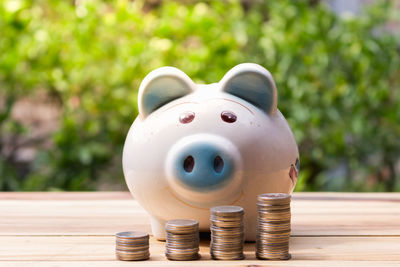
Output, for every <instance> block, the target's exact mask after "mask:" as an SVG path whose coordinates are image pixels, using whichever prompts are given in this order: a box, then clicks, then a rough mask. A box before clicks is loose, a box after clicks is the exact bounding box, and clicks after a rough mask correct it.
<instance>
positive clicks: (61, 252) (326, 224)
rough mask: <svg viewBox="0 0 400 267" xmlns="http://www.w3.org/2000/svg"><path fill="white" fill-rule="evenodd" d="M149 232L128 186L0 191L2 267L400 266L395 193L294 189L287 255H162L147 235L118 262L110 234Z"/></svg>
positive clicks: (399, 198) (250, 251)
mask: <svg viewBox="0 0 400 267" xmlns="http://www.w3.org/2000/svg"><path fill="white" fill-rule="evenodd" d="M126 230H144V231H150V227H149V221H148V217H147V215H146V213H145V211H144V210H143V209H142V208H141V207H140V206H139V204H138V203H137V202H136V201H135V200H133V199H132V198H131V196H130V195H129V193H127V192H93V193H0V266H2V267H3V266H5V267H8V266H18V267H21V266H22V267H23V266H29V267H33V266H73V267H75V266H76V267H78V266H79V267H81V266H133V265H140V266H142V265H143V266H144V265H148V266H160V265H172V266H175V265H182V266H196V265H202V266H214V265H223V266H246V265H247V266H250V265H251V266H255V265H257V266H258V265H264V266H335V267H339V266H374V267H375V266H400V193H392V194H389V193H365V194H364V193H295V194H294V196H293V201H292V237H291V242H290V251H291V254H292V260H290V261H260V260H256V259H255V256H254V243H246V244H245V254H246V260H242V261H211V260H210V256H209V253H208V251H209V248H208V241H207V240H202V242H201V249H200V251H201V255H202V259H201V260H199V261H193V262H175V261H167V260H166V258H165V256H164V246H165V243H163V242H159V241H156V240H154V239H151V244H150V245H151V248H150V253H151V258H150V260H148V261H143V262H122V261H117V260H116V259H115V255H114V249H115V247H114V246H115V244H114V242H115V240H114V234H115V233H117V232H120V231H126Z"/></svg>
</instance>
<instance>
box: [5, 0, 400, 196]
mask: <svg viewBox="0 0 400 267" xmlns="http://www.w3.org/2000/svg"><path fill="white" fill-rule="evenodd" d="M79 2H80V3H79V4H76V3H74V2H72V1H66V0H61V1H44V0H35V1H33V0H5V1H2V2H1V3H0V98H2V99H3V102H4V104H3V105H1V106H0V140H5V137H7V136H10V135H16V136H24V135H29V132H30V129H29V128H27V127H25V126H24V125H22V124H21V123H20V122H18V121H16V120H15V119H13V117H12V116H11V111H12V109H13V106H14V104H15V103H16V101H17V100H18V99H20V98H21V97H26V96H30V95H33V94H34V93H35V92H37V91H39V90H40V91H45V92H46V93H47V94H48V95H50V96H52V98H53V99H54V101H56V102H57V103H58V104H59V105H61V107H62V116H61V123H60V126H59V129H58V130H57V131H56V132H55V133H54V135H53V136H52V146H51V148H49V149H45V150H39V151H38V154H37V155H36V157H35V160H34V161H33V162H31V163H30V164H29V166H28V169H29V171H28V172H27V173H25V174H23V175H21V174H20V173H19V172H18V166H17V164H15V162H13V161H12V160H11V159H10V158H6V157H5V156H2V157H1V158H0V189H1V190H11V191H12V190H58V189H61V190H95V189H96V188H97V187H98V181H99V179H102V178H104V179H106V180H108V181H113V182H115V183H121V184H122V183H124V182H123V176H122V170H121V167H120V156H121V152H122V146H123V142H124V138H125V136H126V133H127V131H128V129H129V127H130V125H131V123H132V122H133V119H134V118H135V116H136V115H137V103H136V97H137V89H138V87H139V84H140V82H141V80H142V79H143V78H144V76H145V75H146V74H147V73H148V72H150V71H151V70H153V69H155V68H157V67H161V66H164V65H171V66H175V67H178V68H180V69H182V70H183V71H185V72H186V73H187V74H188V75H189V76H190V77H192V79H193V80H195V81H196V82H202V83H212V82H216V81H219V80H220V79H221V78H222V76H223V75H224V74H225V73H226V72H227V71H228V70H229V69H230V68H231V67H233V66H234V65H236V64H239V63H242V62H255V63H258V64H261V65H263V66H264V67H266V68H267V69H269V70H270V72H271V73H272V74H273V75H274V78H275V81H276V84H277V87H278V94H279V101H278V107H279V108H280V110H281V111H282V113H283V114H284V115H285V117H286V118H287V120H288V122H289V124H290V126H291V127H292V129H293V131H294V134H295V137H296V140H297V142H298V144H299V148H300V156H301V172H300V178H299V182H298V185H297V188H296V189H297V190H345V191H350V190H356V191H368V190H376V191H384V190H385V191H395V190H397V191H399V190H400V185H399V184H400V182H399V180H400V171H399V168H400V167H399V164H400V163H399V161H400V138H399V137H400V124H399V121H400V60H399V47H400V41H399V36H396V34H393V33H389V32H387V31H386V28H385V25H387V22H388V21H393V20H395V19H396V18H395V17H393V16H392V15H394V14H395V12H394V8H393V6H392V4H391V2H388V1H378V2H377V3H375V4H373V5H371V6H367V9H366V10H364V11H363V12H362V13H361V14H359V15H357V16H353V15H345V16H342V17H339V16H338V15H336V14H334V13H333V12H332V11H331V10H330V8H329V7H328V6H327V5H326V3H324V2H322V3H318V1H268V2H267V3H261V2H257V1H255V2H254V3H252V4H249V3H248V2H243V3H240V2H238V1H217V0H215V1H207V2H206V3H202V2H199V3H182V2H169V1H164V2H163V3H161V4H160V3H159V2H154V1H153V2H147V3H146V2H143V1H140V0H135V1H127V0H119V1H110V2H108V1H100V0H92V1H79ZM151 3H153V4H151ZM397 13H399V12H397ZM399 31H400V29H399V28H398V29H397V32H399ZM3 142H4V141H3ZM0 144H1V142H0ZM2 145H3V146H4V143H3V144H2Z"/></svg>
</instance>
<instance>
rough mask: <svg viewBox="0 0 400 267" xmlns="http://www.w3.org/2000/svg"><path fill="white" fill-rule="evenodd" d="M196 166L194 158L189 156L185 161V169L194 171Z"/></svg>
mask: <svg viewBox="0 0 400 267" xmlns="http://www.w3.org/2000/svg"><path fill="white" fill-rule="evenodd" d="M193 168H194V158H193V157H192V156H187V157H186V159H185V160H184V161H183V169H184V170H185V171H186V172H192V171H193Z"/></svg>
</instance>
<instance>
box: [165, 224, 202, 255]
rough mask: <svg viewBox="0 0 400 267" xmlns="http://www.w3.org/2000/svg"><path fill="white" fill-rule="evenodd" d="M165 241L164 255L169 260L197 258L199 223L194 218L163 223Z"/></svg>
mask: <svg viewBox="0 0 400 267" xmlns="http://www.w3.org/2000/svg"><path fill="white" fill-rule="evenodd" d="M165 230H166V232H167V240H166V241H167V242H166V250H165V256H167V258H168V259H169V260H177V261H188V260H197V259H199V258H200V255H199V223H198V221H196V220H183V219H178V220H170V221H168V222H167V223H166V224H165Z"/></svg>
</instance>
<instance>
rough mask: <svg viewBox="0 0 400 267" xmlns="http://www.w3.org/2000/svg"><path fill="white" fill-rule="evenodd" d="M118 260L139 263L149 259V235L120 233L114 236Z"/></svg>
mask: <svg viewBox="0 0 400 267" xmlns="http://www.w3.org/2000/svg"><path fill="white" fill-rule="evenodd" d="M115 237H116V250H115V253H116V255H117V259H118V260H122V261H140V260H147V259H148V258H149V257H150V252H149V235H148V234H147V233H142V232H121V233H118V234H116V235H115Z"/></svg>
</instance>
